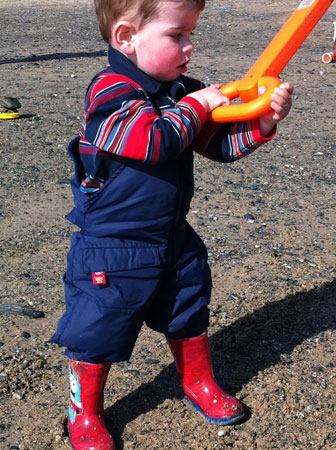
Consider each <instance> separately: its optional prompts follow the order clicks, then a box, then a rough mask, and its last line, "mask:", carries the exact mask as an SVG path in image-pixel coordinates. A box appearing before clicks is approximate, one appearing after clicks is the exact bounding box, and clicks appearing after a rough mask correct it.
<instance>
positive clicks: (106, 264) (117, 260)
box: [81, 246, 160, 273]
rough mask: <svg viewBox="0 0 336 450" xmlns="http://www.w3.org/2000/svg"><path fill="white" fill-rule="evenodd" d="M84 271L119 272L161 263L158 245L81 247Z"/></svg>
mask: <svg viewBox="0 0 336 450" xmlns="http://www.w3.org/2000/svg"><path fill="white" fill-rule="evenodd" d="M81 260H82V267H83V272H85V273H93V272H119V271H124V270H133V269H140V268H145V267H155V266H159V265H160V249H159V248H158V247H139V246H137V247H131V246H127V247H114V246H113V247H101V248H92V247H91V248H81Z"/></svg>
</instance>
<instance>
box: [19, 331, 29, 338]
mask: <svg viewBox="0 0 336 450" xmlns="http://www.w3.org/2000/svg"><path fill="white" fill-rule="evenodd" d="M21 336H22V337H23V338H25V339H29V338H30V337H31V334H30V333H28V331H22V333H21Z"/></svg>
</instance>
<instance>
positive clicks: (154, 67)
mask: <svg viewBox="0 0 336 450" xmlns="http://www.w3.org/2000/svg"><path fill="white" fill-rule="evenodd" d="M139 50H140V51H139V52H138V55H139V57H138V67H139V68H140V69H141V70H143V71H144V72H146V73H147V74H148V75H151V76H152V77H154V78H155V77H156V78H161V79H162V80H163V81H166V80H165V75H166V76H167V77H168V78H169V77H170V75H171V73H172V72H175V69H176V67H177V66H178V65H180V64H181V62H180V60H179V55H177V52H176V51H172V50H171V49H163V48H161V47H158V48H153V42H148V43H147V42H143V43H142V45H141V47H140V48H139Z"/></svg>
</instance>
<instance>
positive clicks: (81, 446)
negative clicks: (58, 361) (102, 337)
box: [68, 360, 114, 450]
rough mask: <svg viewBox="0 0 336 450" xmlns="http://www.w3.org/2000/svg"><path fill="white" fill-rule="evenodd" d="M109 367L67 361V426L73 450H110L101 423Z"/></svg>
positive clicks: (109, 441) (104, 427) (105, 432)
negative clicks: (68, 393) (68, 405)
mask: <svg viewBox="0 0 336 450" xmlns="http://www.w3.org/2000/svg"><path fill="white" fill-rule="evenodd" d="M110 366H111V364H110V363H103V364H89V363H85V362H81V361H74V360H70V400H71V401H70V407H69V417H68V426H69V433H70V440H71V445H72V449H73V450H113V449H114V443H113V439H112V437H111V436H110V434H109V432H108V431H107V429H106V426H105V421H104V406H103V403H104V386H105V382H106V378H107V375H108V372H109V370H110Z"/></svg>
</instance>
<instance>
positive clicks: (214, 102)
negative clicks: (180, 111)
mask: <svg viewBox="0 0 336 450" xmlns="http://www.w3.org/2000/svg"><path fill="white" fill-rule="evenodd" d="M221 87H222V85H221V84H213V85H212V86H209V87H207V88H204V89H200V90H199V91H195V92H192V93H191V94H188V97H193V98H194V99H196V100H197V101H199V102H200V104H201V105H202V106H203V108H204V109H205V112H206V113H210V112H211V111H213V110H214V109H216V108H218V107H219V106H228V105H229V104H230V100H229V98H228V97H226V96H225V95H223V94H222V93H221V92H220V91H219V89H220V88H221Z"/></svg>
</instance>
